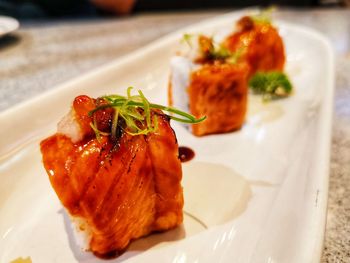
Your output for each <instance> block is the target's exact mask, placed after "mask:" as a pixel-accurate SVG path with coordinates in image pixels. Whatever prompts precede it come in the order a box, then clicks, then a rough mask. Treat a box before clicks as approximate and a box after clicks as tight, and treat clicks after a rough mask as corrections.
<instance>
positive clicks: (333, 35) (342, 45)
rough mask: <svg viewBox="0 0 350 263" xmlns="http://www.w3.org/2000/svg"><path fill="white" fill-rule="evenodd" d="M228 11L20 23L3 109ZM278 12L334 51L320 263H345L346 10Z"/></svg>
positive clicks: (6, 66)
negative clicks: (326, 40) (325, 39)
mask: <svg viewBox="0 0 350 263" xmlns="http://www.w3.org/2000/svg"><path fill="white" fill-rule="evenodd" d="M231 11H232V10H231ZM227 12H228V10H219V11H218V10H217V11H201V12H181V13H179V12H176V13H174V12H169V13H143V14H136V15H132V16H130V17H124V18H114V19H111V18H110V19H98V18H94V19H88V20H87V19H85V20H84V19H80V20H71V21H67V20H61V21H51V22H48V21H46V23H42V22H27V23H23V24H22V26H21V29H20V30H18V31H17V32H16V33H15V34H13V35H10V36H7V37H5V38H3V39H0V61H1V63H0V111H3V110H6V109H7V108H9V107H11V106H13V105H15V104H17V103H20V102H21V101H24V100H27V99H28V98H31V97H34V96H36V95H38V94H40V93H42V92H44V91H46V90H49V89H52V88H54V87H55V85H57V84H59V83H62V82H64V81H66V80H69V79H71V78H73V77H76V76H78V75H81V74H82V73H85V72H87V71H89V70H90V69H93V68H96V67H98V66H100V65H102V64H105V63H107V62H109V61H112V60H114V59H115V58H117V57H119V56H122V55H124V54H126V53H129V52H131V51H133V50H135V49H137V48H140V47H142V46H144V45H145V44H147V43H149V42H151V41H152V40H155V39H157V38H159V37H160V36H163V35H165V34H167V33H169V32H171V31H174V30H176V29H179V28H181V27H183V26H186V25H189V24H192V23H194V22H197V21H200V20H203V19H206V18H209V17H213V16H215V15H219V14H223V13H227ZM275 15H276V17H277V18H279V19H283V20H286V21H290V22H293V23H298V24H303V25H306V26H310V27H313V28H315V29H317V30H319V31H321V32H322V33H324V34H325V35H326V36H328V37H329V39H330V41H331V43H332V44H333V47H334V50H335V54H336V90H335V101H334V119H333V135H332V136H333V138H332V155H331V171H330V185H329V201H328V213H327V227H326V234H325V247H324V252H323V256H322V262H350V10H345V9H343V10H341V9H328V10H327V9H322V10H321V9H316V10H315V9H312V10H291V9H285V10H279V11H277V12H276V14H275Z"/></svg>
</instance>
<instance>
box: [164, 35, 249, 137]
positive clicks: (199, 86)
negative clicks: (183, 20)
mask: <svg viewBox="0 0 350 263" xmlns="http://www.w3.org/2000/svg"><path fill="white" fill-rule="evenodd" d="M197 39H198V50H199V54H197V55H196V56H195V57H193V58H191V57H189V56H186V55H177V56H174V57H173V58H172V59H171V61H170V65H171V76H170V80H169V104H170V105H173V106H175V107H177V108H180V109H182V110H189V111H190V113H191V114H193V115H194V116H197V117H199V116H203V115H204V116H206V117H207V119H206V121H205V122H203V123H199V124H198V125H195V126H194V125H192V126H191V127H190V128H191V131H192V133H193V134H194V135H196V136H202V135H207V134H215V133H225V132H230V131H234V130H237V129H240V128H241V126H242V124H243V122H244V117H245V113H246V108H247V91H248V73H249V65H248V64H247V63H245V62H237V56H238V55H239V52H236V53H233V52H230V51H228V50H227V49H224V48H223V47H222V45H217V44H216V43H215V41H214V40H213V38H209V37H206V36H204V35H200V36H199V37H198V38H197Z"/></svg>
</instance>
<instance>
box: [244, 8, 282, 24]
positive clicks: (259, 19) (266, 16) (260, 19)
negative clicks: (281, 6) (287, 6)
mask: <svg viewBox="0 0 350 263" xmlns="http://www.w3.org/2000/svg"><path fill="white" fill-rule="evenodd" d="M275 10H276V7H275V6H270V7H268V8H265V9H262V10H261V11H260V12H259V13H258V14H256V15H252V16H250V17H251V19H253V21H254V22H255V23H261V24H271V20H272V19H271V15H272V13H273V12H274V11H275Z"/></svg>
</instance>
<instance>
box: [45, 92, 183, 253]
mask: <svg viewBox="0 0 350 263" xmlns="http://www.w3.org/2000/svg"><path fill="white" fill-rule="evenodd" d="M101 103H104V102H103V101H99V100H95V99H91V98H89V97H87V96H79V97H77V98H76V99H75V100H74V103H73V108H72V111H71V113H70V114H71V115H70V117H69V118H71V119H73V122H74V121H75V122H76V123H77V124H78V132H79V136H75V138H77V139H76V140H75V141H74V140H73V141H72V136H71V134H72V133H76V132H77V131H73V132H71V131H69V132H66V131H67V129H66V128H65V129H63V130H64V132H63V133H64V134H62V133H59V132H58V133H56V134H55V135H53V136H51V137H49V138H47V139H45V140H43V141H42V142H41V144H40V146H41V152H42V155H43V163H44V166H45V169H46V171H47V174H48V176H49V179H50V182H51V185H52V187H53V188H54V190H55V192H56V194H57V196H58V198H59V199H60V201H61V203H62V204H63V206H64V207H65V208H66V209H67V211H68V212H69V214H70V215H71V216H72V217H73V218H78V219H79V221H80V222H83V223H81V225H80V228H82V230H83V231H86V232H87V233H88V235H89V237H90V239H89V246H88V247H89V249H90V250H91V251H92V252H94V253H95V254H98V255H105V254H108V253H111V252H115V251H116V252H121V251H123V250H125V249H126V247H127V246H128V244H129V243H130V241H131V240H133V239H136V238H139V237H142V236H145V235H148V234H149V233H151V232H154V231H164V230H168V229H171V228H174V227H176V226H178V225H179V224H181V223H182V219H183V214H182V207H183V194H182V187H181V178H182V170H181V163H180V160H179V157H178V145H177V140H176V136H175V133H174V131H173V130H172V128H171V127H170V124H169V118H168V117H167V116H165V115H164V114H163V113H162V112H161V111H158V110H157V111H156V110H152V112H151V113H152V117H154V118H156V120H157V130H156V131H155V132H152V133H149V134H147V135H136V136H133V135H130V134H128V133H127V132H124V131H123V130H122V129H121V130H119V132H118V138H111V136H102V137H101V138H100V139H98V138H97V137H96V135H95V133H94V131H93V129H92V128H91V123H92V120H93V118H92V117H90V116H89V115H88V112H89V111H91V110H93V109H94V108H95V107H96V106H97V105H100V104H101ZM113 114H114V113H113V110H112V109H109V108H107V109H102V110H98V111H96V112H95V113H94V118H95V121H96V125H97V127H98V129H99V130H100V131H101V132H107V131H110V128H111V123H112V118H113ZM154 118H153V120H155V119H154ZM69 123H70V122H69ZM61 126H62V127H64V125H63V124H61ZM73 137H74V136H73Z"/></svg>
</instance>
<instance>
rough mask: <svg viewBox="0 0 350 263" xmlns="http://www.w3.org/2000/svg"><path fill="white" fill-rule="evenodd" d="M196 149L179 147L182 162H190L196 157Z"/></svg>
mask: <svg viewBox="0 0 350 263" xmlns="http://www.w3.org/2000/svg"><path fill="white" fill-rule="evenodd" d="M194 155H195V154H194V151H193V150H192V149H191V148H189V147H186V146H180V147H179V158H180V161H181V162H182V163H184V162H188V161H190V160H192V159H193V158H194Z"/></svg>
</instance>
